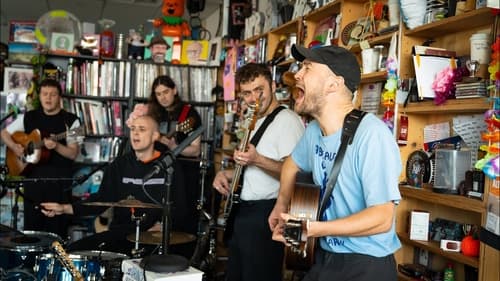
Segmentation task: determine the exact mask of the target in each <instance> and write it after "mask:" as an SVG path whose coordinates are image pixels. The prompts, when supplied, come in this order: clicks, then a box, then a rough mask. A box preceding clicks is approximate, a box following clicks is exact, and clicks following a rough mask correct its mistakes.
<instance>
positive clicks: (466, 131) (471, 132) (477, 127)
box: [453, 114, 487, 163]
mask: <svg viewBox="0 0 500 281" xmlns="http://www.w3.org/2000/svg"><path fill="white" fill-rule="evenodd" d="M453 130H454V131H455V132H456V133H457V134H458V135H459V136H460V137H461V138H462V139H463V140H464V142H465V143H466V144H467V146H468V147H469V148H470V150H471V158H472V159H471V160H472V163H476V161H477V153H478V149H479V146H480V145H481V132H484V131H486V130H487V127H486V123H485V122H484V116H483V115H482V114H475V115H467V116H465V115H461V116H457V117H455V118H453Z"/></svg>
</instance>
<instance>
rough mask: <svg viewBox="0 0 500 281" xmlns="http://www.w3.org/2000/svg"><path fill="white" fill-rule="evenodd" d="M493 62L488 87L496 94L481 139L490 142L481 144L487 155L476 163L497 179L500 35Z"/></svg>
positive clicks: (499, 163)
mask: <svg viewBox="0 0 500 281" xmlns="http://www.w3.org/2000/svg"><path fill="white" fill-rule="evenodd" d="M491 50H492V54H491V62H490V65H489V67H488V71H489V73H490V80H491V81H492V83H491V84H492V85H491V86H490V87H488V88H489V89H490V91H492V92H493V93H494V94H493V95H492V97H491V99H492V101H493V102H492V104H493V106H492V107H493V108H492V109H490V110H488V111H486V112H485V114H484V122H486V124H487V131H486V132H483V133H482V134H481V139H482V140H483V141H486V142H488V144H487V145H481V146H480V147H479V149H480V150H482V151H484V152H486V155H485V156H484V157H483V158H482V159H480V160H478V161H477V162H476V164H475V167H476V169H480V170H482V171H483V173H484V174H485V175H486V176H488V177H489V178H491V179H493V180H495V179H497V178H499V177H500V97H499V96H498V93H499V92H500V69H499V67H498V65H499V64H500V36H497V39H496V41H495V42H494V43H493V44H492V45H491Z"/></svg>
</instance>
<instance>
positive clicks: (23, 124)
mask: <svg viewBox="0 0 500 281" xmlns="http://www.w3.org/2000/svg"><path fill="white" fill-rule="evenodd" d="M61 94H62V89H61V86H60V84H59V82H58V81H56V80H52V79H46V80H44V81H42V82H41V84H40V91H39V99H40V105H41V107H40V108H38V109H34V110H31V111H28V112H26V113H25V114H24V115H19V116H18V117H17V119H16V120H14V122H13V123H11V124H9V126H7V127H6V128H5V129H3V130H2V132H1V137H2V141H3V142H4V143H5V144H6V145H7V148H8V152H7V154H8V155H10V156H12V157H11V158H14V159H9V157H8V159H7V162H8V163H11V161H10V160H12V161H13V162H15V161H16V160H19V159H21V158H23V157H25V156H27V155H28V154H29V153H31V151H30V150H29V149H28V148H27V147H26V146H23V144H21V143H19V141H17V142H16V137H15V136H18V135H23V133H28V134H30V133H31V134H30V135H33V134H35V135H36V134H38V137H41V141H40V144H41V145H40V152H41V155H42V157H41V159H39V161H38V162H37V163H36V164H29V165H27V166H26V168H24V167H20V168H19V169H20V170H21V171H20V173H21V175H23V176H25V177H26V178H30V179H37V178H44V179H51V180H40V181H37V182H31V183H30V182H28V183H26V184H24V229H25V230H36V231H48V232H52V233H55V234H58V235H59V236H61V237H63V238H66V235H67V227H68V223H69V221H68V218H67V217H66V216H58V217H54V218H48V217H46V216H44V215H43V214H42V213H41V212H40V210H39V208H38V205H39V203H40V202H44V201H52V202H59V203H69V202H70V199H71V190H70V189H68V187H69V185H70V184H71V182H70V181H65V180H59V181H58V180H57V179H58V178H59V179H61V178H71V177H72V173H73V171H72V167H71V166H72V163H73V161H74V159H75V158H76V157H77V156H78V153H79V151H80V149H79V144H78V139H77V138H76V137H75V136H74V135H72V136H70V135H69V134H65V133H66V132H69V131H71V130H74V129H77V128H79V127H80V121H79V120H78V117H77V116H76V115H74V114H72V113H69V112H67V111H65V110H63V109H62V108H61ZM37 130H38V131H37ZM57 134H59V135H63V136H66V137H65V138H62V139H61V140H59V141H56V140H54V138H53V136H54V135H57ZM20 139H23V137H20ZM26 144H27V143H25V145H26ZM47 152H48V153H47ZM16 158H17V159H16ZM9 166H10V165H9ZM9 168H11V167H9ZM11 170H15V169H14V168H11ZM52 179H54V180H52Z"/></svg>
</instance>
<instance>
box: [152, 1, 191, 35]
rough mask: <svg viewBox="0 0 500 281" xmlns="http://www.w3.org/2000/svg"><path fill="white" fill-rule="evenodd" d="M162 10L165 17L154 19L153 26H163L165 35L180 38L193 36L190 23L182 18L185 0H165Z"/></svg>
mask: <svg viewBox="0 0 500 281" xmlns="http://www.w3.org/2000/svg"><path fill="white" fill-rule="evenodd" d="M161 11H162V13H163V17H161V18H156V19H154V21H153V26H154V27H156V28H161V33H162V34H163V36H171V37H178V38H182V37H190V36H191V29H190V27H189V24H188V23H187V21H186V20H184V19H183V18H182V16H183V15H184V0H163V7H162V9H161Z"/></svg>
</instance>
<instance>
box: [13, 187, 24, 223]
mask: <svg viewBox="0 0 500 281" xmlns="http://www.w3.org/2000/svg"><path fill="white" fill-rule="evenodd" d="M22 185H23V184H22V183H20V184H17V185H16V190H15V192H14V206H12V218H11V223H12V228H14V229H17V214H18V213H19V193H20V191H19V188H21V186H22Z"/></svg>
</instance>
